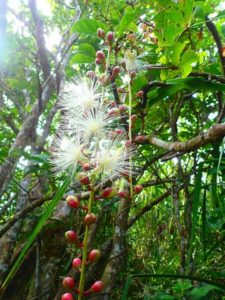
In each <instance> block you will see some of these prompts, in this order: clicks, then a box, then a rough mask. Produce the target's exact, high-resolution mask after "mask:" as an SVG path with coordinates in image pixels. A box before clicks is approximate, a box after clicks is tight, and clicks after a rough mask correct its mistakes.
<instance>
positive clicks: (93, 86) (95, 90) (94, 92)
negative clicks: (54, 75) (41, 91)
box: [59, 78, 102, 112]
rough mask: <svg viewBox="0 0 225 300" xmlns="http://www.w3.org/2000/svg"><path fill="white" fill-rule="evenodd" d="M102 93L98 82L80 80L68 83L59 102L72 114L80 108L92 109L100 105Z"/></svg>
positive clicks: (86, 79)
mask: <svg viewBox="0 0 225 300" xmlns="http://www.w3.org/2000/svg"><path fill="white" fill-rule="evenodd" d="M101 95H102V92H101V91H100V85H99V83H98V82H97V81H96V80H91V79H88V78H79V79H78V80H77V82H68V83H67V84H66V85H65V87H64V92H63V94H62V96H61V100H60V102H59V105H60V107H61V108H62V109H63V110H66V111H69V112H71V110H72V111H73V110H76V109H77V108H80V109H81V110H83V111H84V110H86V109H91V108H94V107H96V106H97V105H98V104H99V100H100V98H101Z"/></svg>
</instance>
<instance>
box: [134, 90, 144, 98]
mask: <svg viewBox="0 0 225 300" xmlns="http://www.w3.org/2000/svg"><path fill="white" fill-rule="evenodd" d="M143 96H144V92H143V91H138V92H137V93H136V97H137V98H143Z"/></svg>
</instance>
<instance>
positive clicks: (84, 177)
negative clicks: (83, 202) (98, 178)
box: [77, 172, 90, 185]
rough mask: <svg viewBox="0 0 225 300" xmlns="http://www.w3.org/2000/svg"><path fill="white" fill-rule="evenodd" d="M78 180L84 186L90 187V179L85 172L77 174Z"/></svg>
mask: <svg viewBox="0 0 225 300" xmlns="http://www.w3.org/2000/svg"><path fill="white" fill-rule="evenodd" d="M77 180H78V181H79V182H80V184H82V185H88V184H89V183H90V180H89V177H88V176H87V174H86V173H85V172H80V173H78V174H77Z"/></svg>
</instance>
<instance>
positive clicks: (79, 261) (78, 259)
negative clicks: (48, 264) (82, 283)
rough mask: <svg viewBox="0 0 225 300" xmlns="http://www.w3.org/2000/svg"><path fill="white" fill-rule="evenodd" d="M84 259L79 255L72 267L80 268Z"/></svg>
mask: <svg viewBox="0 0 225 300" xmlns="http://www.w3.org/2000/svg"><path fill="white" fill-rule="evenodd" d="M81 264H82V261H81V259H80V258H79V257H76V258H74V260H73V262H72V267H73V268H74V269H78V268H80V267H81Z"/></svg>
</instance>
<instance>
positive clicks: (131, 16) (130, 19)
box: [116, 6, 144, 37]
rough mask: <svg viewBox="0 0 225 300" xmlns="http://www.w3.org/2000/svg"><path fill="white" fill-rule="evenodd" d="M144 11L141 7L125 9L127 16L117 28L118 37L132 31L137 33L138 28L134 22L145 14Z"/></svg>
mask: <svg viewBox="0 0 225 300" xmlns="http://www.w3.org/2000/svg"><path fill="white" fill-rule="evenodd" d="M143 13H144V11H143V9H141V8H140V7H137V8H135V9H134V8H132V7H131V6H128V7H127V8H126V9H125V14H124V16H123V17H122V19H121V21H120V23H119V25H118V26H117V28H116V30H117V36H118V37H120V36H121V35H122V34H124V31H127V30H132V31H136V30H137V26H135V27H134V25H135V24H134V21H135V19H136V18H138V17H139V16H140V15H141V14H143ZM131 23H132V27H129V25H130V24H131Z"/></svg>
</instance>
